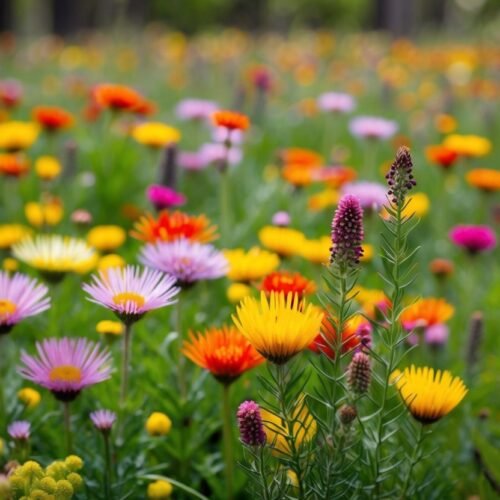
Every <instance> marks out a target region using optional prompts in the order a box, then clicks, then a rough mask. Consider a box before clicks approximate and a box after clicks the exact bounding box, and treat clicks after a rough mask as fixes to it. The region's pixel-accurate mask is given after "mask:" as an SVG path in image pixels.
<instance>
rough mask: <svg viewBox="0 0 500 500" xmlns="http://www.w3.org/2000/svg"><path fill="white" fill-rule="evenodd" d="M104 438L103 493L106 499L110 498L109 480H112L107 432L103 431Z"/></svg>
mask: <svg viewBox="0 0 500 500" xmlns="http://www.w3.org/2000/svg"><path fill="white" fill-rule="evenodd" d="M102 436H103V439H104V460H105V462H106V463H105V465H106V468H105V470H104V495H105V498H106V499H112V498H113V496H112V493H111V481H112V470H111V444H110V442H109V433H108V432H104V433H103V435H102Z"/></svg>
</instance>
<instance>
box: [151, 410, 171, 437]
mask: <svg viewBox="0 0 500 500" xmlns="http://www.w3.org/2000/svg"><path fill="white" fill-rule="evenodd" d="M171 428H172V421H171V420H170V419H169V418H168V417H167V415H165V413H161V412H159V411H155V412H153V413H151V415H150V416H149V417H148V419H147V420H146V430H147V431H148V434H149V435H150V436H165V435H166V434H168V433H169V432H170V429H171Z"/></svg>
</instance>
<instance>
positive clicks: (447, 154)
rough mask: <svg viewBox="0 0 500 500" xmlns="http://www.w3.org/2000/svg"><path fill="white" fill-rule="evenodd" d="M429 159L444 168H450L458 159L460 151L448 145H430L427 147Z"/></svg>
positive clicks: (426, 152) (426, 151)
mask: <svg viewBox="0 0 500 500" xmlns="http://www.w3.org/2000/svg"><path fill="white" fill-rule="evenodd" d="M425 155H426V156H427V160H429V161H430V162H431V163H435V164H436V165H439V166H440V167H443V168H450V167H452V166H453V164H454V163H455V162H456V161H457V159H458V153H457V152H456V151H454V150H453V149H450V148H447V147H446V146H439V145H438V146H428V147H427V148H426V149H425Z"/></svg>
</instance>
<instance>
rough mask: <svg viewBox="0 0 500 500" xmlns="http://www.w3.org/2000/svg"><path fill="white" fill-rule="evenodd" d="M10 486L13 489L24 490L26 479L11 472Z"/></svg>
mask: <svg viewBox="0 0 500 500" xmlns="http://www.w3.org/2000/svg"><path fill="white" fill-rule="evenodd" d="M9 483H10V487H11V488H12V489H13V490H15V491H24V489H25V487H26V481H25V479H24V478H22V477H21V476H19V475H17V474H13V475H12V476H10V477H9Z"/></svg>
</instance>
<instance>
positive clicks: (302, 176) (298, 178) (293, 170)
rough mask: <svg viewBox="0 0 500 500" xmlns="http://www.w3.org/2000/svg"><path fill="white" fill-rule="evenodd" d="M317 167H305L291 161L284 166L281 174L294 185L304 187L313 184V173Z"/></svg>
mask: <svg viewBox="0 0 500 500" xmlns="http://www.w3.org/2000/svg"><path fill="white" fill-rule="evenodd" d="M315 168H316V167H314V168H310V167H304V166H303V165H295V164H293V163H290V164H288V165H285V166H284V167H283V170H282V171H281V175H282V177H283V179H285V181H287V182H289V183H290V184H292V185H293V186H296V187H303V186H308V185H309V184H311V182H312V180H313V174H312V172H313V171H314V169H315Z"/></svg>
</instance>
